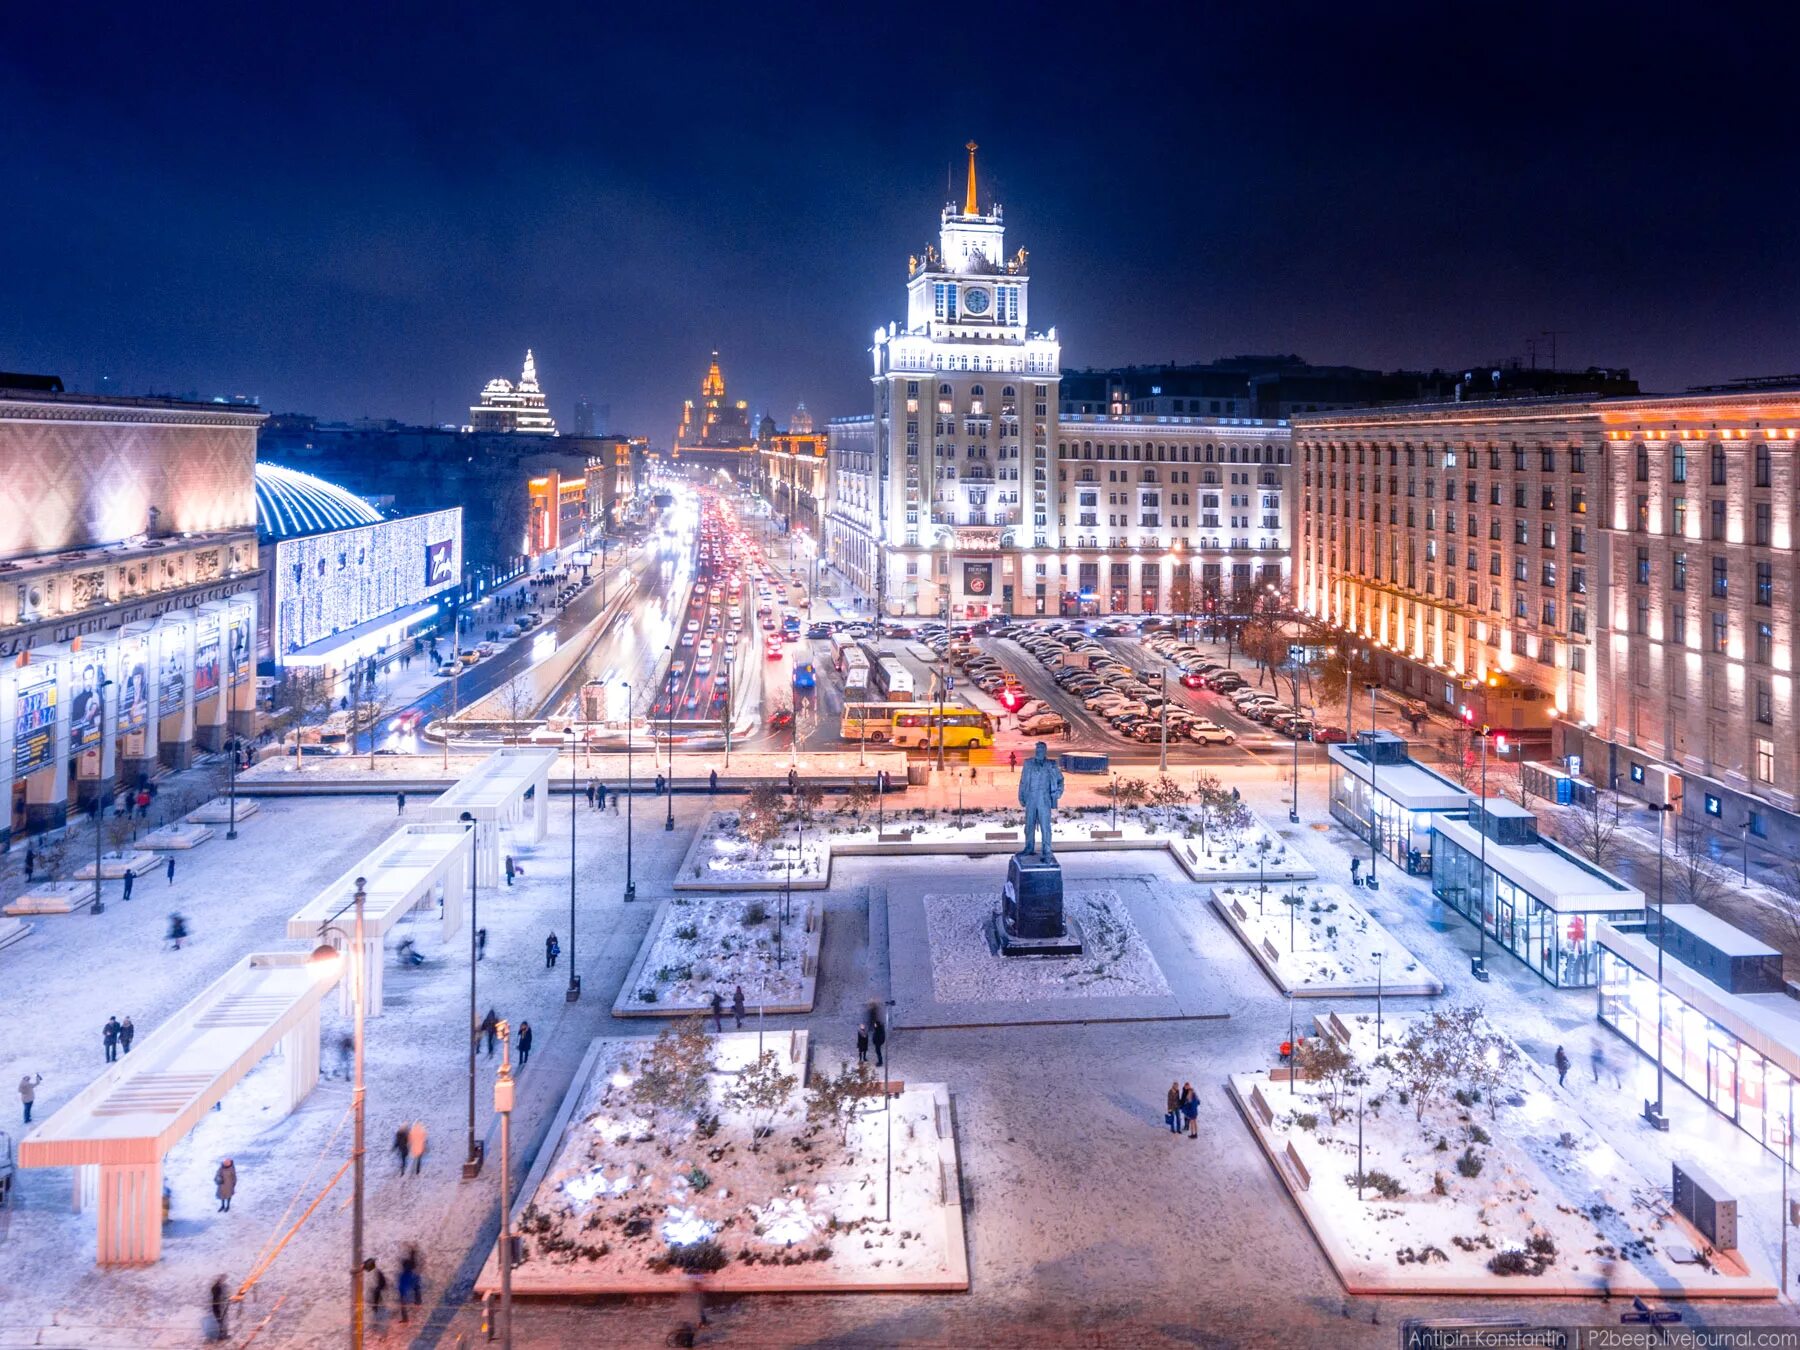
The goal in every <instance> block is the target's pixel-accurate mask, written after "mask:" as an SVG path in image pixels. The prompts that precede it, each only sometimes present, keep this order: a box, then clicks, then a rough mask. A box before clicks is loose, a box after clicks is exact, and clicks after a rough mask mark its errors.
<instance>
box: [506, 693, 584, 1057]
mask: <svg viewBox="0 0 1800 1350" xmlns="http://www.w3.org/2000/svg"><path fill="white" fill-rule="evenodd" d="M563 735H565V736H567V737H568V738H569V987H568V989H567V990H566V991H565V992H564V994H563V999H564V1001H566V1002H569V1003H573V1002H575V1000H576V999H578V998H580V997H581V976H579V975H577V974H576V973H575V798H576V796H577V795H578V794H577V793H576V791H575V728H574V727H567V728H565V729H564V731H563ZM547 787H548V785H546V789H547ZM495 1091H496V1092H498V1091H499V1089H498V1088H496V1089H495Z"/></svg>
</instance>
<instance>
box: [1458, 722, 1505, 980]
mask: <svg viewBox="0 0 1800 1350" xmlns="http://www.w3.org/2000/svg"><path fill="white" fill-rule="evenodd" d="M1488 730H1489V728H1488V727H1487V726H1486V725H1485V724H1484V725H1483V726H1482V728H1481V811H1480V814H1479V815H1478V816H1477V817H1476V818H1475V825H1476V828H1477V829H1478V830H1479V831H1480V832H1481V875H1480V877H1479V878H1478V879H1477V883H1476V888H1475V943H1476V947H1475V960H1474V962H1473V963H1472V964H1471V965H1470V967H1469V970H1470V973H1471V974H1473V975H1474V976H1475V978H1476V979H1478V980H1485V979H1487V877H1488V873H1487V840H1488V813H1487V755H1488V751H1487V748H1488ZM1463 772H1464V773H1467V772H1468V769H1467V768H1465V769H1463ZM1496 936H1497V935H1496Z"/></svg>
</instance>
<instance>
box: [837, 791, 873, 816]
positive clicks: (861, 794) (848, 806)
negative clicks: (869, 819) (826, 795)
mask: <svg viewBox="0 0 1800 1350" xmlns="http://www.w3.org/2000/svg"><path fill="white" fill-rule="evenodd" d="M874 800H875V790H874V789H873V788H871V787H870V786H869V785H868V784H867V783H852V784H851V785H850V790H849V791H848V792H846V793H845V794H844V796H843V799H842V800H841V801H840V802H839V803H838V811H839V813H840V814H848V815H849V816H850V818H851V819H853V820H860V819H861V818H862V813H863V812H864V811H867V810H868V809H869V805H870V803H872V802H873V801H874Z"/></svg>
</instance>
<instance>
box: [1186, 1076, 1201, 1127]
mask: <svg viewBox="0 0 1800 1350" xmlns="http://www.w3.org/2000/svg"><path fill="white" fill-rule="evenodd" d="M1181 1115H1182V1118H1183V1119H1184V1120H1186V1121H1187V1132H1188V1138H1189V1139H1198V1138H1199V1137H1200V1094H1199V1093H1198V1092H1195V1091H1194V1085H1193V1084H1192V1083H1183V1084H1182V1085H1181Z"/></svg>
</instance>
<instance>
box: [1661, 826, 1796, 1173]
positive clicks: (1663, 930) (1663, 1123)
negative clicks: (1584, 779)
mask: <svg viewBox="0 0 1800 1350" xmlns="http://www.w3.org/2000/svg"><path fill="white" fill-rule="evenodd" d="M1647 805H1648V806H1649V809H1650V810H1652V811H1654V812H1656V1104H1655V1107H1654V1109H1652V1108H1651V1107H1649V1106H1648V1105H1647V1106H1646V1107H1645V1109H1644V1118H1645V1119H1646V1120H1648V1121H1649V1122H1650V1123H1651V1124H1652V1125H1654V1126H1655V1127H1656V1128H1657V1129H1659V1130H1666V1129H1668V1128H1669V1122H1668V1118H1667V1117H1665V1116H1664V1115H1663V946H1664V945H1665V943H1666V942H1667V941H1668V932H1669V930H1668V928H1667V927H1666V926H1665V925H1664V923H1663V820H1664V819H1665V818H1666V817H1667V816H1668V814H1669V812H1671V811H1673V810H1674V809H1675V804H1674V803H1673V802H1650V803H1648V804H1647ZM1784 1166H1785V1160H1784Z"/></svg>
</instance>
